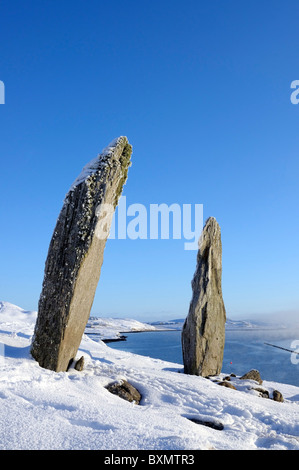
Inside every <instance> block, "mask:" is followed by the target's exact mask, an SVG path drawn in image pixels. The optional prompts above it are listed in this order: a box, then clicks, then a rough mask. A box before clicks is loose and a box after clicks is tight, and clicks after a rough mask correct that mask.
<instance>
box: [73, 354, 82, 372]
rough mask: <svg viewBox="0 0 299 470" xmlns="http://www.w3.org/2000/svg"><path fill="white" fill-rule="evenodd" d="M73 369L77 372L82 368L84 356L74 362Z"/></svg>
mask: <svg viewBox="0 0 299 470" xmlns="http://www.w3.org/2000/svg"><path fill="white" fill-rule="evenodd" d="M75 369H76V370H78V371H79V372H81V371H82V370H83V369H84V356H81V357H80V359H79V360H78V361H77V362H76V364H75Z"/></svg>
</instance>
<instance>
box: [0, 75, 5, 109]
mask: <svg viewBox="0 0 299 470" xmlns="http://www.w3.org/2000/svg"><path fill="white" fill-rule="evenodd" d="M0 104H5V86H4V83H3V82H2V81H1V80H0Z"/></svg>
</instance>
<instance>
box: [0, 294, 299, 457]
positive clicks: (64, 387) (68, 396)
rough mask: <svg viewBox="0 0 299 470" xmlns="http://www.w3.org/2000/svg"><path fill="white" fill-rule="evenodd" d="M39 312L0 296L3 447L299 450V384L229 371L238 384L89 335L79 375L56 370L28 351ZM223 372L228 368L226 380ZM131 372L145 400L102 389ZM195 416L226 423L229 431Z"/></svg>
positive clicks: (128, 377) (0, 442)
mask: <svg viewBox="0 0 299 470" xmlns="http://www.w3.org/2000/svg"><path fill="white" fill-rule="evenodd" d="M35 319H36V313H34V312H26V311H24V310H22V309H21V308H19V307H15V306H13V305H11V304H8V303H6V302H2V303H1V302H0V342H1V344H2V345H4V346H2V351H1V352H2V355H1V357H0V449H100V450H101V449H104V450H125V449H128V450H142V449H147V450H156V451H157V450H189V451H191V450H201V449H221V450H238V449H240V450H243V449H248V450H255V449H266V450H268V449H286V450H292V449H293V450H298V449H299V387H295V386H291V385H285V384H280V383H273V382H266V381H264V382H263V384H262V387H263V388H265V389H267V390H268V391H269V392H270V397H272V392H273V390H274V389H278V390H279V391H280V392H281V393H282V394H283V397H284V402H283V403H280V402H276V401H274V400H272V399H271V398H270V399H268V398H262V397H260V396H259V394H258V392H257V391H255V390H253V388H252V387H254V388H256V387H257V386H258V385H257V384H256V383H255V382H253V381H249V380H246V381H244V380H240V379H239V378H232V379H231V383H233V384H234V385H235V386H236V388H237V390H233V389H230V388H226V387H222V386H219V385H218V384H217V383H216V382H213V381H212V380H209V379H204V378H202V377H196V376H189V375H185V374H183V373H182V369H181V365H179V364H174V363H170V362H164V361H161V360H158V359H152V358H149V357H143V356H138V355H135V354H132V353H127V352H123V351H118V350H113V349H111V348H110V347H109V345H106V344H104V343H103V342H102V341H98V342H95V341H93V340H92V339H91V338H90V337H88V336H87V335H84V337H83V339H82V342H81V345H80V349H79V351H78V355H77V358H79V357H81V356H82V355H83V356H84V358H85V367H84V370H83V371H81V372H78V371H76V370H75V369H74V368H70V369H69V371H68V372H59V373H56V372H53V371H50V370H46V369H43V368H41V367H39V365H38V364H37V362H36V361H35V360H34V359H32V357H31V356H30V343H31V336H32V334H33V329H34V324H35ZM224 375H225V371H224V374H221V378H223V376H224ZM123 379H126V380H128V381H129V382H130V383H131V384H133V385H134V386H135V387H136V388H138V389H139V391H140V392H141V394H142V401H141V404H140V405H136V404H132V403H129V402H127V401H125V400H123V399H121V398H119V397H117V396H116V395H113V394H111V393H110V392H109V391H108V390H107V389H106V388H105V386H106V385H108V384H109V383H111V382H113V381H120V380H123ZM190 419H197V420H201V421H208V422H211V423H216V424H217V423H218V424H219V423H221V424H222V425H223V429H222V430H218V429H213V428H211V427H208V426H206V425H202V424H196V423H194V422H192V421H191V420H190Z"/></svg>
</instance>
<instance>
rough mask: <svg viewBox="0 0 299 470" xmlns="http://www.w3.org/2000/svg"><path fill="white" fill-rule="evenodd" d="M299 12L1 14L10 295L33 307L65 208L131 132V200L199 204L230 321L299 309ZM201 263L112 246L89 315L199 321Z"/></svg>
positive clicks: (117, 8) (5, 294) (9, 7)
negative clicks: (296, 83)
mask: <svg viewBox="0 0 299 470" xmlns="http://www.w3.org/2000/svg"><path fill="white" fill-rule="evenodd" d="M298 18H299V4H298V1H295V0H287V1H278V0H273V1H271V2H269V0H259V1H256V0H252V1H250V2H243V1H242V2H241V1H235V0H227V1H224V0H209V1H202V0H186V1H184V2H183V1H178V0H172V1H169V0H162V1H161V0H160V1H157V0H151V1H137V0H126V1H120V0H111V1H109V2H108V1H106V2H104V1H102V0H85V1H83V0H72V1H69V0H63V1H58V0H51V1H50V0H43V1H40V0H27V1H26V2H24V1H20V0H9V1H8V0H2V1H1V2H0V47H1V54H0V80H2V81H3V82H4V84H5V104H4V105H0V132H1V134H0V135H1V139H0V155H1V202H0V211H1V230H0V236H1V244H0V261H1V269H0V299H1V300H5V301H9V302H12V303H15V304H17V305H19V306H21V307H23V308H26V309H30V310H33V309H34V310H36V309H37V304H38V298H39V295H40V291H41V284H42V280H43V270H44V263H45V259H46V255H47V250H48V245H49V242H50V238H51V236H52V231H53V229H54V225H55V222H56V219H57V217H58V214H59V212H60V209H61V207H62V203H63V199H64V196H65V194H66V193H67V191H68V189H69V187H70V185H71V184H72V182H73V180H74V179H75V178H76V177H77V175H78V174H79V173H80V171H81V169H82V167H83V166H84V165H85V164H86V163H87V162H88V161H90V160H91V159H93V158H94V157H95V156H96V155H97V154H98V153H99V152H100V151H101V150H102V149H103V148H104V147H105V146H106V145H107V144H108V143H109V142H110V141H111V140H113V139H114V138H115V137H118V136H120V135H126V136H127V137H128V139H129V141H130V143H131V144H132V145H133V157H132V167H131V168H130V171H129V177H128V181H127V184H126V186H125V188H124V192H123V194H124V195H125V196H126V199H127V204H133V203H140V204H144V205H145V206H146V207H148V206H149V205H150V204H154V203H156V204H161V203H166V204H169V205H170V204H172V203H177V204H203V211H204V219H206V218H207V217H209V216H214V217H216V219H217V220H218V222H219V224H220V226H221V230H222V243H223V295H224V301H225V305H226V310H227V315H228V317H230V318H243V317H247V318H250V317H252V316H253V315H264V314H269V315H270V314H273V313H279V312H283V315H287V313H288V312H297V313H298V307H299V289H298V281H299V275H298V266H299V248H298V245H299V244H298V232H299V218H298V215H299V211H298V199H299V198H298V196H299V190H298V170H299V163H298V151H299V133H298V128H299V105H294V104H292V103H291V101H290V96H291V92H292V91H293V90H291V88H290V85H291V82H292V81H293V80H297V79H299V59H298V48H299V33H298ZM195 264H196V252H195V251H186V250H184V242H183V241H182V240H171V239H170V240H150V239H147V240H129V239H126V240H117V239H116V240H109V241H108V242H107V245H106V250H105V256H104V264H103V268H102V274H101V279H100V283H99V286H98V289H97V293H96V296H95V300H94V305H93V308H92V314H95V315H103V316H126V317H134V318H138V319H143V320H150V319H157V318H159V319H161V318H179V317H180V318H181V317H185V316H186V315H187V313H188V308H189V302H190V299H191V279H192V277H193V273H194V270H195Z"/></svg>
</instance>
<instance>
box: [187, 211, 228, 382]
mask: <svg viewBox="0 0 299 470" xmlns="http://www.w3.org/2000/svg"><path fill="white" fill-rule="evenodd" d="M221 277H222V243H221V232H220V227H219V225H218V223H217V221H216V219H215V218H214V217H210V218H209V219H208V220H207V222H206V224H205V226H204V229H203V231H202V234H201V237H200V240H199V250H198V254H197V266H196V270H195V274H194V277H193V280H192V291H193V295H192V300H191V303H190V307H189V313H188V316H187V318H186V320H185V323H184V326H183V330H182V351H183V362H184V372H185V373H186V374H193V375H201V376H203V377H207V376H209V375H217V374H219V373H220V372H221V367H222V361H223V351H224V341H225V322H226V312H225V306H224V302H223V297H222V286H221Z"/></svg>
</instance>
